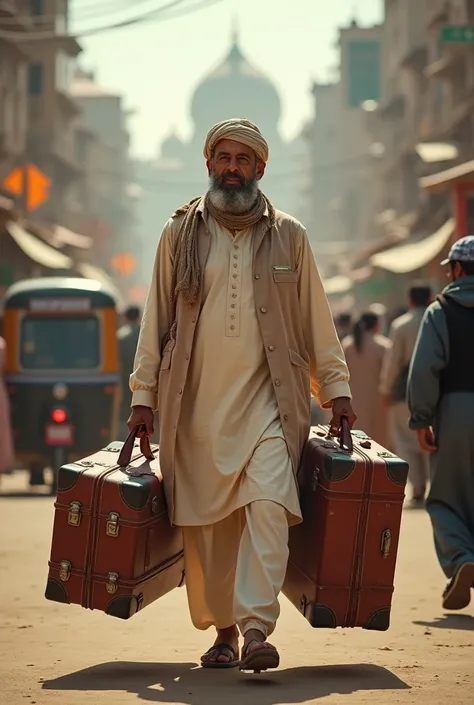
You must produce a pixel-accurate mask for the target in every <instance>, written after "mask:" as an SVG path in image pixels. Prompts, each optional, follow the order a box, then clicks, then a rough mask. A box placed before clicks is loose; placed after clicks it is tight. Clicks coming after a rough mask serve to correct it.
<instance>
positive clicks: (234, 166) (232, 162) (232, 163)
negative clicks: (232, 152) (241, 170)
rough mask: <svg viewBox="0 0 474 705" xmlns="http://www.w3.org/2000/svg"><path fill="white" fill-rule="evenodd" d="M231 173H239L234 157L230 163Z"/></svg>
mask: <svg viewBox="0 0 474 705" xmlns="http://www.w3.org/2000/svg"><path fill="white" fill-rule="evenodd" d="M229 171H238V166H237V159H236V158H235V157H232V158H231V160H230V162H229Z"/></svg>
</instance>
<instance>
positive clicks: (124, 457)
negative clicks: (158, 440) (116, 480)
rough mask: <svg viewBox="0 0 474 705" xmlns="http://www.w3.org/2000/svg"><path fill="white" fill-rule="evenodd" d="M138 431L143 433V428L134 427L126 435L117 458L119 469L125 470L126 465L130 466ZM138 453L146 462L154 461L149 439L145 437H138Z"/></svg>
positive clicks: (144, 429)
mask: <svg viewBox="0 0 474 705" xmlns="http://www.w3.org/2000/svg"><path fill="white" fill-rule="evenodd" d="M140 431H142V432H144V433H145V432H146V428H145V426H136V427H135V428H134V429H132V430H131V431H130V433H129V434H128V436H127V439H126V441H125V443H124V444H123V446H122V450H121V451H120V455H119V457H118V464H119V466H120V467H121V468H126V467H127V466H128V465H130V461H131V459H132V453H133V447H134V445H135V439H136V437H137V434H138V433H139V432H140ZM140 453H141V454H142V455H144V456H145V458H146V459H147V460H154V458H155V456H154V455H153V451H152V450H151V446H150V439H149V437H148V436H147V435H143V436H141V437H140Z"/></svg>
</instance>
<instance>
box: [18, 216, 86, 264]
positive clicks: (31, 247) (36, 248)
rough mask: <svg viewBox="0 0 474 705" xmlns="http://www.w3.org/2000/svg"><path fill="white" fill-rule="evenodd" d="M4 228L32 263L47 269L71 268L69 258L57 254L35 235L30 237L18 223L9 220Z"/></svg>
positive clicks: (71, 262)
mask: <svg viewBox="0 0 474 705" xmlns="http://www.w3.org/2000/svg"><path fill="white" fill-rule="evenodd" d="M5 227H6V230H7V232H8V233H9V234H10V236H11V237H12V238H13V240H14V241H15V242H16V244H17V245H18V247H19V248H20V249H21V250H22V251H23V252H24V253H25V255H26V256H27V257H29V258H30V259H31V260H33V262H36V263H37V264H39V265H41V266H42V267H46V268H47V269H71V268H72V266H73V261H72V259H71V258H70V257H66V255H63V254H62V252H58V251H57V250H55V249H54V248H52V247H50V246H49V245H47V244H46V243H45V242H43V241H42V240H39V239H38V238H37V237H36V236H35V235H32V234H31V233H29V232H28V231H27V230H25V229H24V228H22V226H21V225H19V223H16V222H15V221H13V220H10V221H9V222H8V223H7V224H6V226H5Z"/></svg>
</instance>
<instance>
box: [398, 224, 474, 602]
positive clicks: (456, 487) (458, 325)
mask: <svg viewBox="0 0 474 705" xmlns="http://www.w3.org/2000/svg"><path fill="white" fill-rule="evenodd" d="M442 264H443V265H447V268H448V277H449V278H450V280H451V281H450V284H448V286H447V287H446V288H445V289H444V290H443V292H442V295H441V296H439V297H438V298H437V300H436V301H434V302H433V303H432V304H431V305H430V306H429V307H428V308H427V310H426V312H425V315H424V317H423V321H422V323H421V327H420V332H419V336H418V340H417V343H416V346H415V351H414V353H413V359H412V362H411V367H410V372H409V377H408V406H409V408H410V428H412V429H414V430H416V432H417V435H418V442H419V444H420V447H421V448H422V449H423V450H425V451H427V452H428V453H430V454H431V457H430V466H431V467H430V470H431V487H430V490H429V493H428V497H427V502H426V505H427V510H428V513H429V516H430V519H431V523H432V525H433V533H434V541H435V547H436V552H437V555H438V560H439V562H440V565H441V568H442V569H443V571H444V573H445V575H446V577H447V578H448V579H449V582H448V584H447V586H446V589H445V591H444V593H443V607H444V609H448V610H458V609H463V608H464V607H467V605H468V604H469V602H470V599H471V588H473V587H474V365H473V364H472V363H473V361H472V349H473V346H474V336H473V332H474V236H470V237H465V238H462V239H460V240H458V241H457V242H455V243H454V245H453V246H452V248H451V250H450V252H449V255H448V258H447V259H446V260H444V262H442Z"/></svg>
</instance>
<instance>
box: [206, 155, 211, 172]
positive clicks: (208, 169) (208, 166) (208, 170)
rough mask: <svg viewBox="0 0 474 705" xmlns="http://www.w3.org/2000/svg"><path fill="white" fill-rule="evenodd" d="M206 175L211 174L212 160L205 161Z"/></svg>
mask: <svg viewBox="0 0 474 705" xmlns="http://www.w3.org/2000/svg"><path fill="white" fill-rule="evenodd" d="M206 167H207V175H208V176H210V175H211V174H212V159H206Z"/></svg>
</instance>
